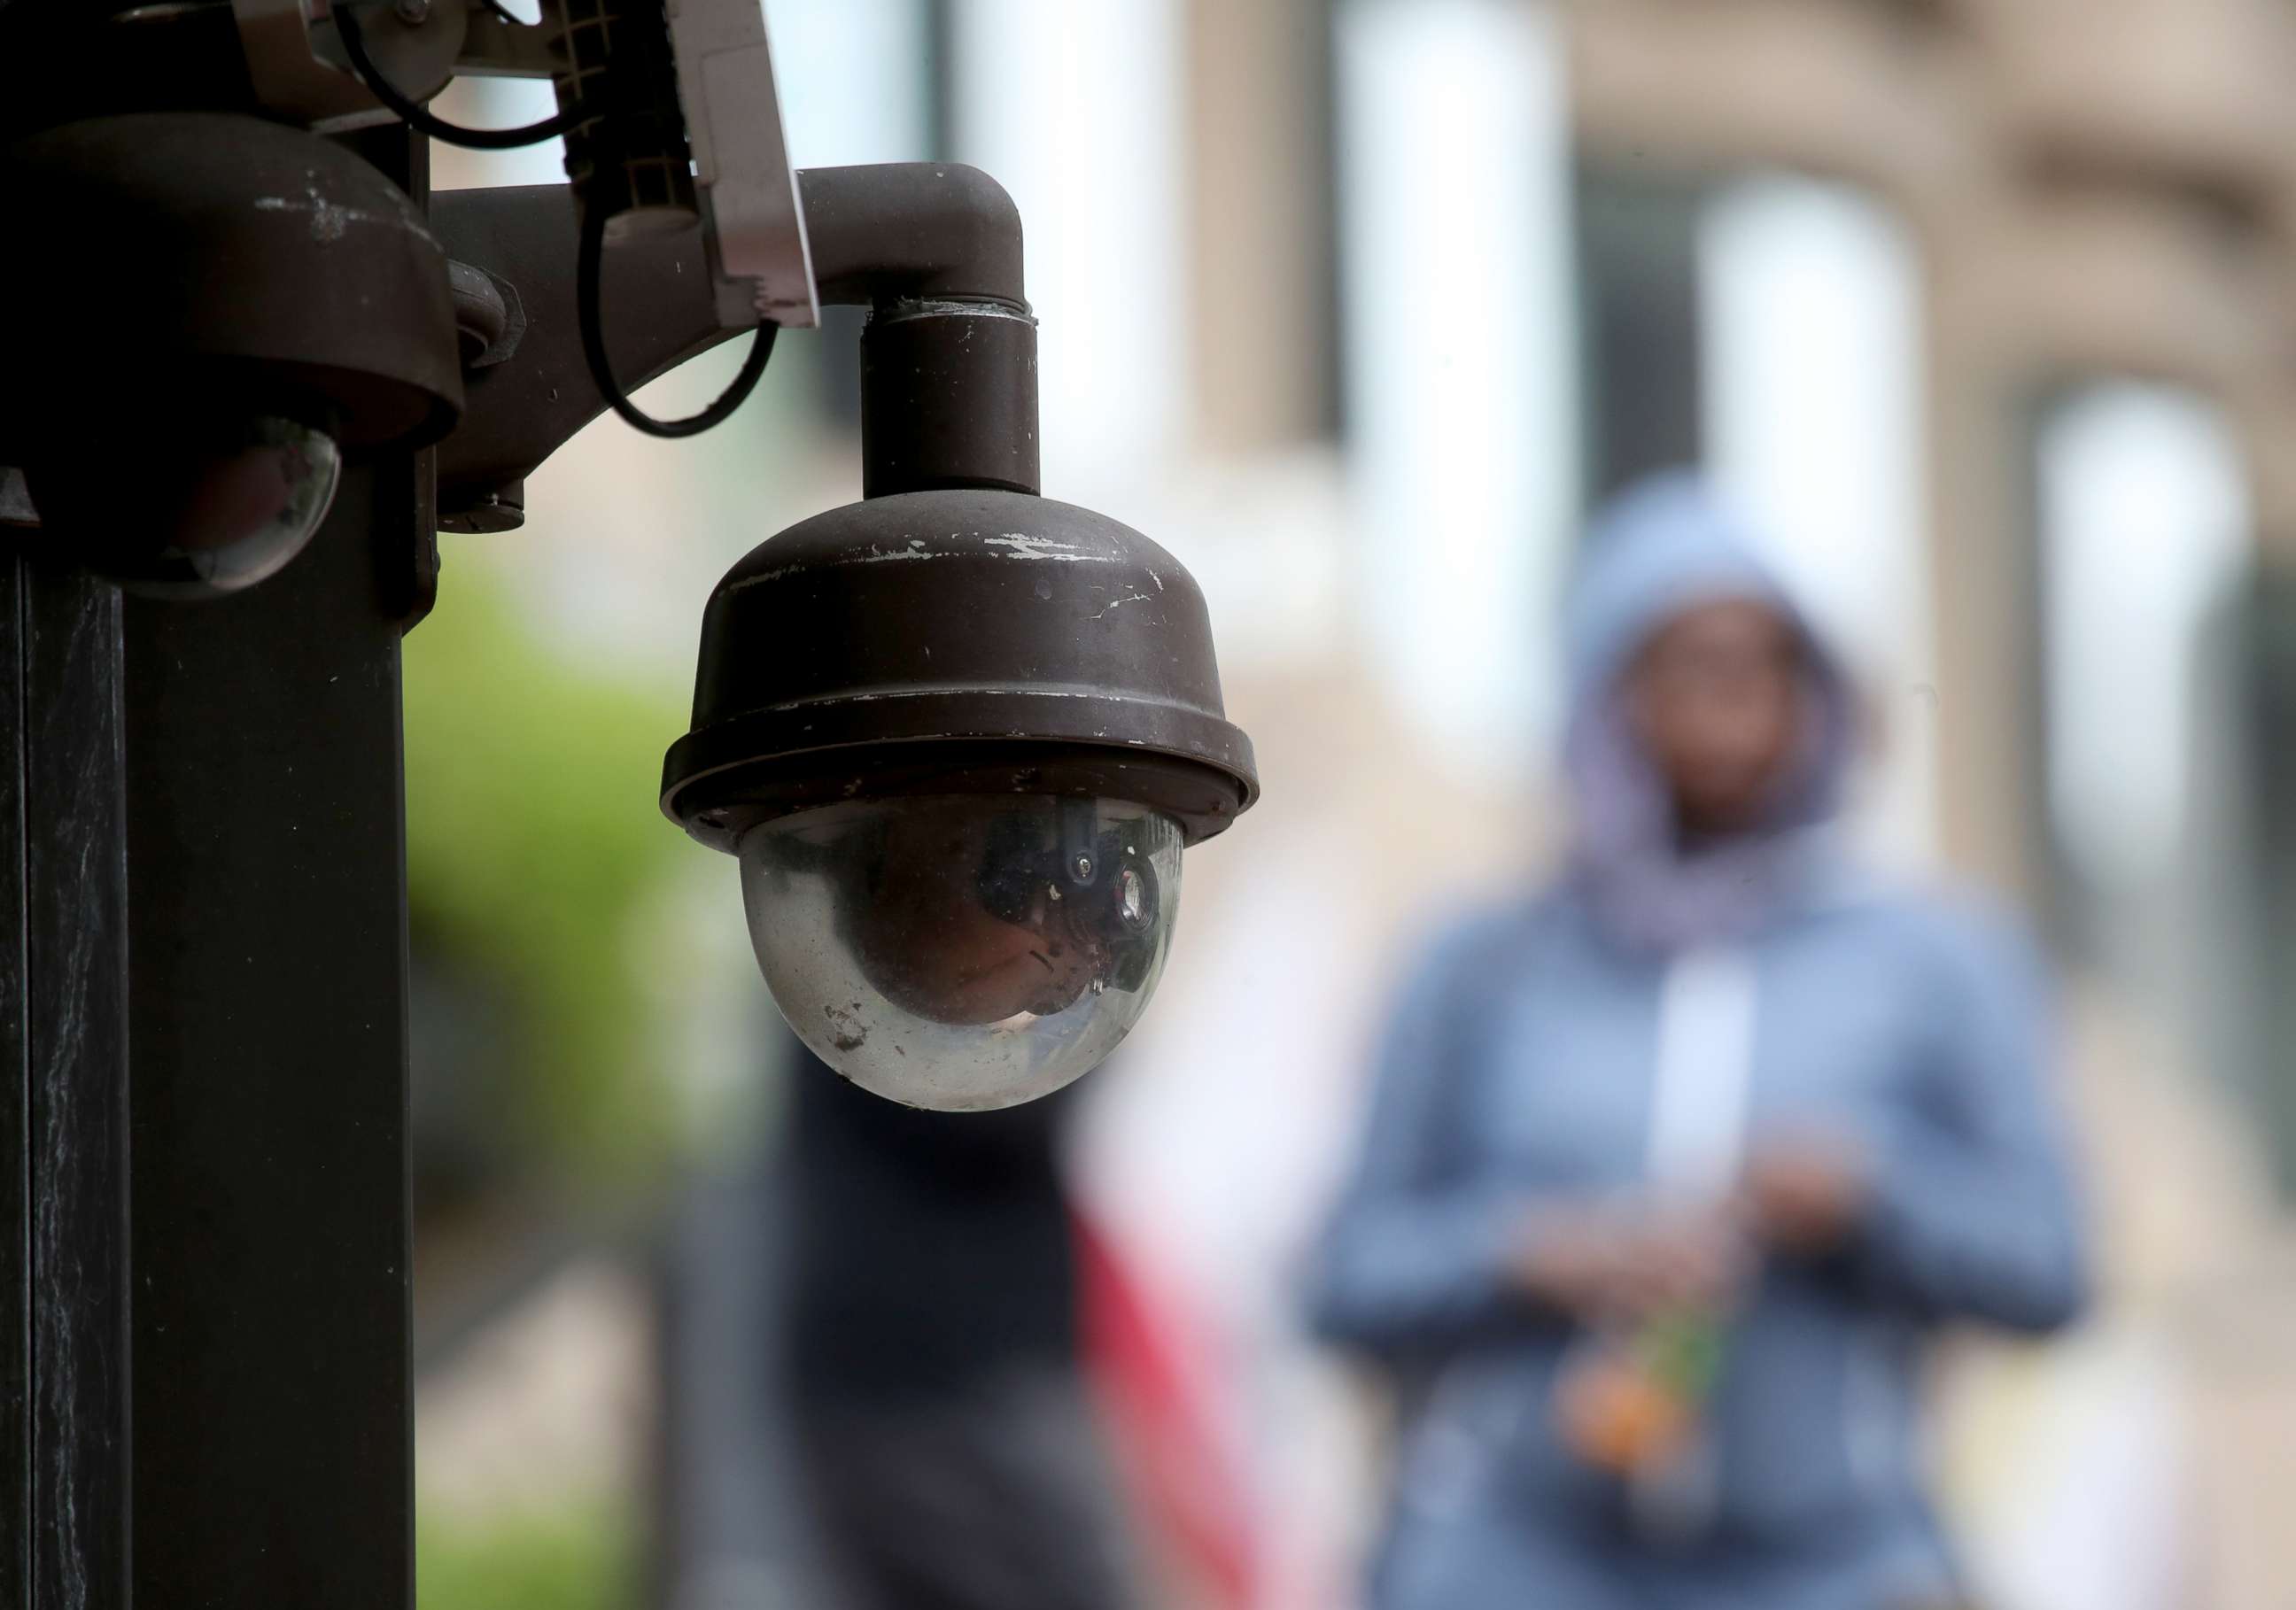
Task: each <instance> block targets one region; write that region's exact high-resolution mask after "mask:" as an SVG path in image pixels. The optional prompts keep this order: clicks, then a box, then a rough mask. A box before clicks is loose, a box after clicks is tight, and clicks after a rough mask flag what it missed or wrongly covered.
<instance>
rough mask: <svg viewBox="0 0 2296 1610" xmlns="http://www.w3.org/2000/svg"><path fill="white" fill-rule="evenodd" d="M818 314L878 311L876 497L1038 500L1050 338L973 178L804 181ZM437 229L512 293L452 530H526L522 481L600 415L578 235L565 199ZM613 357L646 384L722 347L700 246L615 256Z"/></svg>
mask: <svg viewBox="0 0 2296 1610" xmlns="http://www.w3.org/2000/svg"><path fill="white" fill-rule="evenodd" d="M798 184H799V195H800V197H801V198H802V200H803V203H804V208H805V217H806V231H807V235H808V240H809V242H810V245H811V249H812V255H813V265H814V274H815V279H816V284H817V285H818V288H819V291H820V298H821V300H822V301H824V302H830V303H844V304H849V305H857V306H869V307H871V308H873V317H872V319H871V321H870V323H869V326H868V329H867V330H866V331H865V333H864V335H863V338H862V356H861V364H862V395H863V404H862V442H863V456H864V461H865V470H864V481H863V490H864V492H865V494H867V495H869V496H873V497H874V496H881V495H883V494H887V493H892V492H906V491H919V490H924V489H927V488H931V487H942V486H988V487H998V488H1003V489H1005V490H1009V491H1016V492H1035V491H1037V489H1038V472H1037V376H1036V321H1035V319H1034V318H1032V317H1031V316H1030V315H1029V304H1028V300H1027V298H1026V294H1025V289H1024V285H1023V281H1022V276H1021V217H1020V213H1019V211H1018V209H1017V208H1014V206H1013V200H1012V198H1011V197H1010V196H1009V195H1007V194H1006V193H1005V190H1004V187H1003V186H1001V185H999V184H997V183H996V181H995V180H994V179H992V178H990V177H989V176H988V175H986V174H984V173H982V172H980V170H979V169H977V168H965V167H963V166H960V165H957V164H954V163H938V162H897V163H883V164H877V165H873V166H868V167H859V168H812V169H808V170H806V171H804V172H802V173H800V174H799V176H798ZM430 217H431V226H432V228H433V230H434V231H435V232H436V233H437V234H438V236H439V241H441V243H442V244H443V245H444V246H445V248H446V249H447V255H448V256H449V257H452V258H453V259H455V261H456V262H459V263H463V264H466V265H469V266H473V267H476V268H480V269H483V270H485V271H486V272H487V273H488V274H490V275H492V276H494V277H496V279H498V280H500V281H502V282H504V283H506V284H507V285H509V286H510V287H512V289H513V290H515V291H516V293H517V296H518V298H519V300H520V302H521V304H522V306H523V307H524V310H525V314H526V331H525V334H524V336H523V338H522V339H521V340H520V342H519V344H518V346H517V347H516V349H515V350H514V351H513V352H512V353H511V354H510V355H509V356H507V357H504V358H503V359H502V360H501V361H499V362H496V363H494V364H490V365H489V366H488V367H486V368H483V369H479V370H475V371H473V372H471V374H469V375H468V376H467V377H466V379H465V391H466V396H467V401H466V404H465V412H464V415H463V423H462V425H461V428H460V429H457V430H456V431H455V433H454V435H453V436H451V437H447V440H446V441H445V442H443V443H442V444H440V446H439V517H440V524H441V526H442V527H444V528H445V529H447V530H450V531H498V530H507V529H510V528H512V527H515V526H517V525H519V524H521V522H522V519H523V511H524V502H525V499H524V486H523V483H524V481H525V479H526V477H527V476H528V475H529V473H530V472H532V471H533V470H535V469H536V468H537V466H539V465H540V464H541V463H542V462H543V461H544V460H545V459H547V458H548V457H549V456H550V455H551V454H553V453H554V452H556V451H557V450H558V449H559V448H560V447H561V446H562V445H565V444H566V442H568V441H569V440H570V439H571V438H572V437H573V436H574V434H575V433H576V432H577V431H578V430H580V429H581V428H582V427H583V426H584V425H586V424H587V423H589V421H591V420H593V419H594V418H596V417H597V416H598V414H600V413H603V411H604V409H605V406H606V405H605V400H604V399H603V397H602V396H600V395H599V393H598V389H597V387H596V386H595V384H594V382H593V381H592V380H591V378H590V374H589V371H588V369H587V367H586V365H585V364H584V362H583V359H582V349H581V341H580V338H579V333H578V324H577V322H576V319H575V307H574V286H573V274H572V265H573V261H574V250H575V243H576V239H577V233H578V219H577V216H576V210H575V206H574V200H573V196H572V194H571V192H570V191H569V190H568V189H567V188H566V187H565V186H563V185H540V186H529V187H522V188H510V189H496V190H477V191H447V192H439V194H438V195H436V196H435V197H434V198H433V200H432V203H431V212H430ZM603 282H604V283H603V300H604V305H605V330H606V340H607V346H608V349H609V353H610V356H611V358H612V361H613V367H614V372H615V373H616V374H617V375H619V376H620V377H622V379H623V381H624V383H625V384H627V385H630V386H632V387H635V386H637V385H641V384H643V383H644V381H646V380H652V378H654V377H655V376H657V375H660V374H662V373H665V372H668V371H669V370H671V369H674V368H676V366H677V365H678V364H682V363H684V362H685V360H686V359H688V358H691V357H693V356H696V355H697V354H699V353H701V352H705V351H707V350H709V348H710V347H714V346H716V345H717V344H718V343H719V342H720V341H724V340H728V339H732V338H734V336H736V335H739V334H742V333H743V332H742V331H729V330H726V329H724V328H722V327H721V326H720V324H719V323H718V319H717V306H716V303H715V301H714V299H713V288H712V285H711V281H710V274H709V259H708V254H707V251H706V250H705V249H704V243H703V241H702V238H701V234H700V233H699V232H691V233H685V234H683V235H677V236H672V237H668V238H662V239H653V240H644V239H641V240H635V241H631V242H629V243H627V244H626V245H622V246H618V247H616V248H615V249H613V250H611V251H610V252H608V253H607V254H606V258H605V266H604V271H603Z"/></svg>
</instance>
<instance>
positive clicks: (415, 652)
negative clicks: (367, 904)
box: [405, 564, 685, 1176]
mask: <svg viewBox="0 0 2296 1610" xmlns="http://www.w3.org/2000/svg"><path fill="white" fill-rule="evenodd" d="M405 667H406V669H405V686H406V815H407V820H406V858H407V884H408V895H409V906H410V911H411V924H412V928H413V930H414V936H415V943H416V944H417V945H418V946H421V947H423V949H424V950H425V951H426V952H429V953H430V956H431V958H432V959H433V960H439V961H442V962H443V963H444V964H445V965H447V967H449V968H452V969H453V970H454V971H455V973H456V974H457V975H458V976H461V977H467V978H471V979H474V980H477V981H480V983H481V984H482V985H483V986H484V987H485V988H486V989H488V991H490V992H492V993H495V994H496V995H498V996H499V997H500V999H501V1001H502V1003H503V1004H504V1007H505V1008H506V1010H507V1014H508V1016H509V1017H510V1019H511V1021H510V1025H509V1027H510V1031H511V1032H510V1033H509V1034H508V1035H507V1036H506V1039H507V1041H508V1042H509V1043H510V1044H511V1046H512V1047H513V1048H514V1049H513V1050H512V1054H511V1055H510V1056H509V1057H508V1058H506V1061H507V1062H508V1064H509V1066H505V1067H489V1068H488V1069H485V1070H482V1071H483V1073H484V1075H485V1076H487V1077H488V1078H489V1079H499V1081H500V1086H499V1088H498V1089H496V1090H495V1091H490V1092H489V1094H490V1096H491V1097H492V1098H493V1100H492V1102H491V1103H490V1105H492V1106H494V1107H496V1109H497V1110H496V1114H495V1115H494V1116H496V1117H498V1118H499V1119H500V1121H501V1122H502V1124H504V1129H505V1131H506V1132H507V1134H508V1136H509V1137H510V1138H511V1139H512V1140H513V1141H514V1143H515V1144H516V1145H518V1146H519V1147H521V1148H527V1147H535V1148H540V1149H541V1151H542V1153H543V1154H544V1155H545V1156H549V1157H551V1158H553V1159H554V1160H555V1161H557V1162H558V1163H560V1164H562V1165H569V1166H570V1167H571V1168H573V1169H575V1170H578V1171H579V1172H581V1173H584V1174H585V1175H586V1176H590V1175H594V1173H595V1172H597V1171H604V1172H607V1173H627V1172H629V1171H631V1170H634V1169H635V1168H637V1167H639V1166H641V1165H644V1163H645V1162H647V1161H649V1160H651V1159H652V1158H653V1157H655V1156H659V1153H660V1148H661V1146H662V1145H663V1144H664V1143H665V1142H666V1141H667V1140H668V1136H669V1129H670V1124H669V1118H668V1113H667V1111H666V1107H667V1103H665V1102H664V1101H663V1099H662V1098H661V1093H660V1088H659V1083H658V1081H657V1080H656V1079H655V1078H654V1076H653V1070H652V1064H651V1061H650V1059H649V1058H648V1056H647V1045H648V1042H649V1040H650V1038H651V1030H652V1026H651V1025H650V1023H649V1019H648V1012H647V1004H646V997H645V993H644V988H643V987H642V984H641V980H640V977H639V974H638V965H637V964H638V957H637V955H636V953H635V942H634V940H633V937H632V931H633V923H634V919H635V918H636V917H637V916H638V915H639V913H640V911H641V909H642V907H643V906H644V903H645V902H646V901H647V900H648V899H649V898H650V897H652V895H654V894H655V893H656V892H657V891H658V890H659V889H660V887H662V885H663V882H664V880H665V879H667V878H668V876H669V874H670V872H671V870H672V868H673V866H674V864H675V862H674V858H675V857H676V855H677V854H679V853H680V851H681V850H682V849H683V848H684V847H685V841H684V840H683V839H682V838H680V837H679V835H678V834H677V833H676V832H675V831H674V830H671V829H669V828H668V826H667V825H666V824H665V823H664V822H663V821H662V819H661V815H660V812H659V810H658V809H657V808H656V805H655V800H656V797H657V795H658V793H659V791H660V768H661V755H662V749H663V747H664V745H665V743H666V742H667V740H668V738H669V737H670V736H673V735H675V734H676V732H678V731H681V730H682V728H683V726H684V721H683V718H682V712H681V711H680V710H679V708H678V707H677V705H676V702H675V701H674V700H673V699H671V698H669V697H668V695H667V694H666V693H650V692H649V691H645V690H643V689H635V688H633V687H631V686H630V685H629V684H628V683H627V682H625V681H621V680H617V679H615V678H613V677H611V676H609V675H605V674H601V673H600V672H598V671H597V670H596V669H594V668H593V667H590V666H585V665H582V664H579V663H577V662H575V661H574V660H572V659H570V658H568V657H567V656H565V655H564V654H563V653H562V652H560V651H559V650H555V649H554V648H553V646H552V645H550V644H548V643H547V642H545V641H543V639H542V638H541V637H540V636H539V635H537V633H536V632H535V631H534V630H533V628H532V627H531V626H530V625H528V624H527V622H526V621H525V619H524V618H523V617H522V616H521V612H520V611H519V610H518V609H515V608H514V607H513V605H512V600H511V599H510V598H509V597H507V596H506V594H505V592H504V588H503V586H502V584H501V583H500V582H499V581H498V580H497V579H496V577H495V576H494V575H493V574H492V573H491V572H490V571H489V570H488V568H487V567H485V566H484V565H481V564H469V565H457V566H455V567H453V568H452V570H451V573H450V574H449V576H447V578H446V584H445V585H443V586H442V588H441V589H440V594H439V606H438V609H436V611H434V612H433V614H432V615H431V616H430V618H429V619H428V620H426V621H424V622H423V623H422V626H421V627H420V628H418V629H417V630H416V631H415V632H414V633H412V634H410V635H409V636H408V638H407V640H406V656H405ZM474 1071H477V1070H474Z"/></svg>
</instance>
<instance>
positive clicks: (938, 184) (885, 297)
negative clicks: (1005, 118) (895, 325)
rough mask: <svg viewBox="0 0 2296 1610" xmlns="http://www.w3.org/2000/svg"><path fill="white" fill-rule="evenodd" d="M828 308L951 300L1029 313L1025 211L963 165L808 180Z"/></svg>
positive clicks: (911, 166)
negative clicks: (1024, 273) (1023, 269)
mask: <svg viewBox="0 0 2296 1610" xmlns="http://www.w3.org/2000/svg"><path fill="white" fill-rule="evenodd" d="M798 193H799V197H800V198H801V200H802V201H803V204H804V207H805V230H806V240H807V244H808V249H809V250H810V251H811V253H812V257H813V277H814V283H815V285H816V288H817V289H818V290H819V293H820V297H821V299H822V300H823V301H824V302H832V303H844V304H849V305H857V306H873V305H876V304H880V303H886V302H896V301H912V300H939V299H944V298H946V299H949V300H958V301H988V302H1001V303H1004V304H1005V305H1007V306H1011V307H1013V308H1014V309H1015V310H1017V311H1021V312H1026V311H1027V309H1028V306H1029V302H1028V294H1027V290H1026V287H1025V284H1024V282H1023V279H1022V275H1021V209H1020V208H1018V207H1016V206H1014V205H1013V198H1012V196H1011V195H1009V194H1008V193H1006V192H1005V187H1004V186H1003V185H1002V184H998V183H997V182H996V180H995V179H992V178H990V177H989V176H988V175H987V174H985V173H983V172H981V171H980V169H979V168H968V167H966V166H965V165H964V164H963V163H961V162H881V163H872V164H868V165H865V166H862V167H855V168H805V169H803V170H801V171H800V172H799V174H798Z"/></svg>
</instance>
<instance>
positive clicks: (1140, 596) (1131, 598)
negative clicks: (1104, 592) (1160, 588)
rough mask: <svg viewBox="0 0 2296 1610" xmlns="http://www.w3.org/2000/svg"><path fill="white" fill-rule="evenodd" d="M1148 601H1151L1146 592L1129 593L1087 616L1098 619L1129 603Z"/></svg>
mask: <svg viewBox="0 0 2296 1610" xmlns="http://www.w3.org/2000/svg"><path fill="white" fill-rule="evenodd" d="M1148 601H1149V598H1148V595H1147V594H1146V593H1126V594H1125V595H1124V596H1123V597H1122V598H1119V599H1116V600H1114V601H1111V603H1110V604H1109V606H1108V608H1106V609H1102V610H1099V611H1097V612H1095V614H1093V615H1091V616H1089V617H1087V618H1088V619H1091V620H1098V619H1099V618H1100V617H1101V616H1103V615H1113V614H1115V613H1116V612H1117V611H1118V610H1119V609H1122V608H1124V606H1125V605H1127V604H1144V603H1147V602H1148Z"/></svg>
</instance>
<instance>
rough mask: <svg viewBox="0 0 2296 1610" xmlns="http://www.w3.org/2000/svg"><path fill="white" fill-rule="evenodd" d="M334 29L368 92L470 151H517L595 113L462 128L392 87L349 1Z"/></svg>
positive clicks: (578, 111)
mask: <svg viewBox="0 0 2296 1610" xmlns="http://www.w3.org/2000/svg"><path fill="white" fill-rule="evenodd" d="M334 17H335V31H336V32H337V33H338V34H340V35H341V36H342V41H343V54H345V55H346V56H348V57H349V58H350V61H351V70H353V71H354V72H356V73H357V74H358V77H359V82H360V83H362V84H364V85H365V86H366V87H367V93H368V94H371V95H373V97H374V98H375V99H376V100H378V101H380V102H382V104H383V105H384V107H385V108H386V109H388V110H390V111H392V112H395V113H397V114H398V118H399V120H400V121H401V122H403V123H405V124H406V127H409V128H411V129H413V130H414V131H415V133H417V134H423V135H430V137H431V138H432V139H434V140H443V141H445V142H446V143H447V144H449V145H460V146H463V147H465V148H466V149H468V150H471V151H516V150H517V149H518V148H519V147H521V146H522V145H537V144H540V143H542V142H543V141H545V140H551V139H555V138H556V137H557V136H559V135H562V134H564V133H566V132H567V131H568V130H569V129H571V128H575V127H579V126H580V125H581V124H583V123H585V122H586V121H588V120H589V119H592V118H594V117H596V116H597V115H598V110H599V109H598V108H596V107H594V106H573V107H569V108H566V109H564V110H561V111H559V112H558V113H557V114H555V115H554V116H552V117H548V118H545V119H543V120H542V121H541V122H539V123H529V124H527V125H525V126H524V127H520V128H464V127H461V126H460V125H459V124H455V123H449V122H447V121H446V120H445V119H441V118H436V117H433V116H432V115H431V114H430V111H429V110H426V109H425V108H424V107H422V105H421V104H420V103H419V102H414V101H410V100H408V99H407V98H406V96H405V95H403V94H399V93H398V90H397V89H396V88H394V87H392V86H391V84H390V83H389V80H388V79H386V78H384V77H383V76H382V73H381V70H380V69H377V68H376V66H375V64H374V58H373V57H372V56H370V55H368V54H367V53H366V39H365V34H364V31H363V30H362V29H361V28H360V26H359V20H358V13H357V12H355V11H353V10H352V9H351V8H350V7H349V6H348V5H339V6H337V7H336V8H335V13H334Z"/></svg>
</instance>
